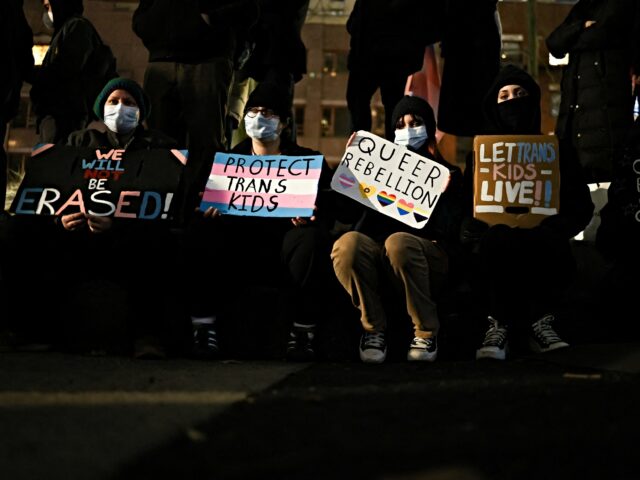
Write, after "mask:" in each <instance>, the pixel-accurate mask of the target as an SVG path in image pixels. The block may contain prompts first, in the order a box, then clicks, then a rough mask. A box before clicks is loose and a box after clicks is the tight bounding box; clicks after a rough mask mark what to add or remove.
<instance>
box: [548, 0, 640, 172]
mask: <svg viewBox="0 0 640 480" xmlns="http://www.w3.org/2000/svg"><path fill="white" fill-rule="evenodd" d="M587 20H595V21H596V23H595V24H594V25H592V26H591V27H589V28H585V27H584V23H585V22H586V21H587ZM546 43H547V47H548V48H549V51H550V52H551V54H552V55H554V56H555V57H558V58H561V57H563V56H564V55H565V54H567V53H568V54H569V65H568V66H567V67H566V68H565V70H564V72H563V75H562V99H561V103H560V113H559V116H558V122H557V126H556V133H557V135H558V137H559V138H560V139H561V140H566V141H569V142H570V143H571V144H572V145H574V146H575V147H576V148H577V151H578V157H579V159H580V163H581V164H582V166H583V167H584V168H585V173H586V174H587V178H588V180H589V181H591V182H595V181H608V180H611V174H612V170H613V165H614V163H615V162H616V161H617V159H618V157H619V155H620V153H621V150H620V147H621V146H622V145H623V143H624V141H625V140H626V137H627V135H628V132H629V128H630V127H631V123H632V121H633V116H632V115H633V98H632V94H631V83H630V74H631V72H632V70H633V71H634V72H636V73H640V56H639V50H640V3H639V2H638V1H637V0H606V1H605V0H588V1H585V0H581V1H580V2H578V3H577V4H576V5H575V6H574V7H573V8H572V9H571V11H570V12H569V15H568V16H567V18H566V19H565V20H564V21H563V22H562V24H561V25H560V26H558V27H557V28H556V29H555V30H554V31H553V32H552V33H551V35H549V37H548V38H547V40H546Z"/></svg>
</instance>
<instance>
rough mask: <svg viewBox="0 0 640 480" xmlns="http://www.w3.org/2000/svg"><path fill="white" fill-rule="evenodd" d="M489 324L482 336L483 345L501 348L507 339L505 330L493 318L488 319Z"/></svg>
mask: <svg viewBox="0 0 640 480" xmlns="http://www.w3.org/2000/svg"><path fill="white" fill-rule="evenodd" d="M489 323H490V324H491V326H490V327H489V330H487V333H486V334H485V336H484V345H490V346H501V345H502V343H503V342H504V341H505V339H506V338H507V329H506V328H504V327H501V326H500V325H499V324H498V322H497V321H496V320H495V319H493V318H490V319H489Z"/></svg>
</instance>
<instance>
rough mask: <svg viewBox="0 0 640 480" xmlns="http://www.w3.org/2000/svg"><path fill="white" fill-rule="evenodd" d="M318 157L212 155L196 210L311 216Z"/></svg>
mask: <svg viewBox="0 0 640 480" xmlns="http://www.w3.org/2000/svg"><path fill="white" fill-rule="evenodd" d="M322 159H323V157H322V155H309V156H303V157H296V156H287V155H239V154H229V153H220V152H219V153H216V156H215V160H214V162H213V166H212V168H211V173H210V175H209V180H208V181H207V186H206V188H205V191H204V194H203V196H202V203H201V204H200V209H201V210H202V211H204V210H206V209H207V208H209V207H213V208H217V209H218V210H219V211H220V213H224V214H228V215H239V216H253V217H288V218H295V217H311V216H313V211H314V208H315V202H316V195H317V193H318V181H319V180H320V173H321V171H322V163H323V161H322Z"/></svg>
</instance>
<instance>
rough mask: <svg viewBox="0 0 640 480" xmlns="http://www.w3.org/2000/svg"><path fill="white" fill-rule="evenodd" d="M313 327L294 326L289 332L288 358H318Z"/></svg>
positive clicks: (295, 360)
mask: <svg viewBox="0 0 640 480" xmlns="http://www.w3.org/2000/svg"><path fill="white" fill-rule="evenodd" d="M314 338H315V335H314V330H313V328H294V329H293V330H291V332H290V333H289V341H288V342H287V354H286V358H287V360H289V361H292V362H310V361H312V360H314V359H315V358H316V352H315V351H314V349H313V339H314Z"/></svg>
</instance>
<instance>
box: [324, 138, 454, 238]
mask: <svg viewBox="0 0 640 480" xmlns="http://www.w3.org/2000/svg"><path fill="white" fill-rule="evenodd" d="M448 182H449V170H448V169H447V168H446V167H444V166H442V165H440V164H439V163H438V162H435V161H433V160H430V159H428V158H426V157H423V156H420V155H418V154H417V153H414V152H412V151H410V150H408V149H407V148H405V147H403V146H401V145H396V144H394V143H392V142H389V141H388V140H385V139H384V138H380V137H378V136H376V135H374V134H372V133H369V132H365V131H363V130H361V131H358V132H357V133H356V136H355V138H354V139H353V141H352V142H351V144H350V145H349V146H348V147H347V150H346V152H345V153H344V156H343V157H342V160H341V161H340V164H339V165H338V168H337V169H336V172H335V174H334V175H333V179H332V180H331V188H333V190H335V191H336V192H338V193H342V194H343V195H346V196H347V197H349V198H352V199H353V200H356V201H358V202H359V203H361V204H363V205H365V206H367V207H369V208H372V209H373V210H376V211H378V212H380V213H382V214H384V215H387V216H389V217H391V218H395V219H396V220H398V221H400V222H402V223H405V224H407V225H410V226H411V227H414V228H422V227H424V226H425V225H426V224H427V220H428V219H429V217H431V214H432V213H433V209H434V208H435V206H436V203H437V202H438V200H439V198H440V196H441V194H442V192H443V191H444V189H445V188H446V186H447V184H448Z"/></svg>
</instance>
